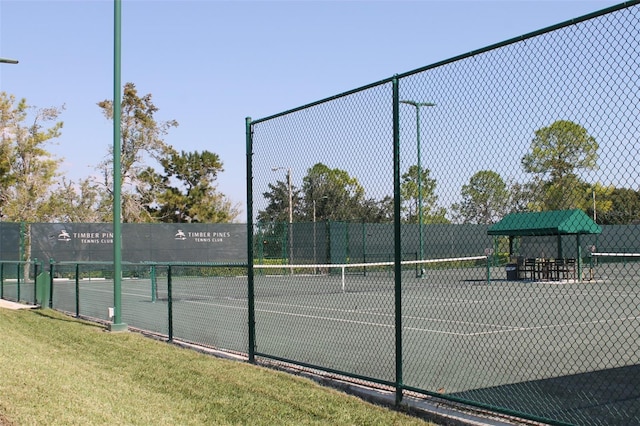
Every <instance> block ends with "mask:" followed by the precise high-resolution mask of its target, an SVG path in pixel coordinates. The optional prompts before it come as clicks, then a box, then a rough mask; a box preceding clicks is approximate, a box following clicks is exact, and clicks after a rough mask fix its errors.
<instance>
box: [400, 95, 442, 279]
mask: <svg viewBox="0 0 640 426" xmlns="http://www.w3.org/2000/svg"><path fill="white" fill-rule="evenodd" d="M400 103H403V104H407V105H411V106H413V107H415V109H416V143H417V146H418V177H417V178H418V234H419V237H418V238H419V243H418V244H419V255H418V256H419V259H420V260H424V244H423V237H422V165H421V164H420V157H421V154H420V108H421V107H432V106H436V104H434V103H432V102H416V101H410V100H404V101H400ZM423 275H424V268H423V267H422V265H420V276H421V277H422V276H423Z"/></svg>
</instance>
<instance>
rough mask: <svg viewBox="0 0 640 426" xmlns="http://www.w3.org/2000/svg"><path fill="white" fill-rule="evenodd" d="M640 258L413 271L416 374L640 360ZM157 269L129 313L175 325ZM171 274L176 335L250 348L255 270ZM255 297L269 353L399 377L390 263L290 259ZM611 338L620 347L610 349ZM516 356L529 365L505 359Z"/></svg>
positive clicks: (71, 285)
mask: <svg viewBox="0 0 640 426" xmlns="http://www.w3.org/2000/svg"><path fill="white" fill-rule="evenodd" d="M639 266H640V265H639V264H638V263H635V262H634V263H626V264H625V263H610V264H609V263H603V264H601V265H599V266H598V269H597V272H596V274H595V277H594V280H592V281H583V282H532V281H507V280H506V279H504V278H502V277H501V275H503V273H502V268H497V267H495V268H491V275H492V277H493V278H492V279H491V281H487V279H486V277H487V269H486V268H485V267H483V266H476V267H468V268H456V269H444V268H443V269H433V270H429V269H427V270H425V272H424V275H423V277H419V276H417V274H416V273H415V270H414V269H411V270H409V271H407V270H405V271H404V272H403V280H402V283H403V291H402V318H403V319H402V325H403V341H404V351H403V352H404V359H405V361H404V371H405V382H406V384H408V385H410V386H415V387H419V388H423V389H426V390H432V391H437V390H439V389H444V391H446V392H447V393H455V392H462V391H467V390H471V389H477V388H483V387H487V386H495V385H497V384H510V383H518V382H522V381H530V380H539V379H543V378H549V377H558V376H563V375H568V374H576V373H581V372H591V371H597V370H601V369H603V368H614V367H620V366H624V365H629V364H634V363H638V357H639V354H640V352H639V351H638V346H637V343H636V342H637V341H638V339H637V337H638V336H637V335H635V334H636V333H637V330H639V329H640V328H639V327H638V325H639V324H638V321H639V320H640V309H639V305H640V294H639V291H638V289H637V288H636V287H637V286H636V285H635V283H636V282H637V279H638V277H639V273H640V267H639ZM327 269H328V268H327ZM334 269H336V268H334ZM157 280H158V284H157V285H158V288H157V289H156V295H155V296H156V297H155V301H154V294H152V284H151V280H150V279H125V280H123V283H122V289H123V293H122V297H123V315H124V320H125V321H126V322H127V323H129V324H130V325H132V326H135V327H140V328H146V329H150V330H151V331H156V332H160V333H164V334H166V333H167V297H166V294H163V292H164V291H166V288H164V289H163V287H164V285H163V284H162V282H163V277H162V276H159V277H158V278H157ZM172 281H173V288H172V304H173V306H172V307H173V316H174V318H173V321H174V327H175V329H174V335H175V336H176V337H178V338H183V339H185V340H191V341H204V342H209V344H214V343H215V345H216V346H218V347H222V348H230V349H234V350H242V351H246V346H244V347H243V346H242V345H244V344H246V334H247V331H246V324H247V319H246V318H247V278H246V277H245V276H241V275H237V276H225V277H220V276H215V277H195V276H179V275H176V276H174V277H173V279H172ZM112 285H113V283H112V282H111V281H110V280H81V281H79V294H80V299H79V303H80V306H81V313H82V314H83V315H88V316H96V317H98V318H104V317H105V315H107V308H108V307H109V306H111V304H112ZM6 286H7V284H5V291H7V289H6ZM54 287H55V290H54V301H55V304H56V305H57V306H59V305H60V304H63V303H68V306H66V308H67V310H69V311H71V312H73V311H75V306H71V305H73V304H74V303H73V301H74V293H75V282H74V281H73V280H56V281H55V283H54ZM23 291H27V292H28V291H30V290H29V288H28V287H24V288H23ZM255 303H256V334H257V351H258V352H259V353H263V354H270V355H275V356H278V357H281V358H287V359H295V360H299V361H302V362H305V363H309V364H316V365H330V366H332V368H335V369H339V370H344V371H348V372H352V373H354V374H358V375H363V376H367V377H373V378H378V379H380V380H389V381H392V380H393V378H394V374H395V370H394V365H395V360H394V350H393V348H394V339H395V331H394V319H395V317H394V315H395V313H394V306H395V303H394V278H393V274H392V272H391V271H382V270H378V271H369V272H366V273H364V272H362V271H360V272H359V273H358V274H346V275H345V276H344V278H343V276H342V275H341V274H338V273H334V274H332V273H330V272H327V273H319V272H318V273H317V274H313V275H312V274H304V273H301V271H296V273H294V274H289V270H288V268H283V272H281V273H280V274H277V275H266V274H264V275H261V274H259V273H257V274H256V277H255ZM604 307H606V308H604ZM203 315H204V316H203ZM142 318H144V319H145V324H144V326H143V325H140V320H141V319H142ZM203 324H208V325H209V326H207V327H203ZM234 332H235V333H234ZM203 333H204V335H203ZM220 333H228V334H230V336H228V339H229V341H230V342H233V343H232V344H229V345H224V344H223V345H221V343H222V342H220V341H219V336H220ZM629 333H633V334H634V336H630V335H629ZM209 334H210V335H209ZM225 340H227V339H225ZM239 343H240V345H238V344H239ZM452 347H453V349H452ZM611 347H615V348H617V352H616V353H609V352H610V348H611ZM442 348H449V350H442ZM455 348H458V349H455ZM452 351H453V352H454V353H457V354H458V355H459V356H457V357H456V359H455V360H451V359H449V358H448V357H449V355H450V353H451V352H452ZM572 351H579V352H580V353H576V354H575V356H573V355H572ZM586 351H588V352H590V353H593V356H591V357H587V358H586V359H590V360H591V361H592V362H591V363H590V364H585V363H581V364H579V365H577V364H576V362H575V359H576V358H577V357H579V358H581V359H582V358H584V352H586ZM505 356H508V357H509V358H510V364H511V365H512V366H517V367H518V368H510V369H505V368H504V365H503V363H502V362H501V360H503V359H504V357H505ZM363 357H364V358H363ZM363 359H367V360H368V362H363ZM445 370H446V371H445ZM443 377H446V378H447V383H442V380H443V379H442V378H443Z"/></svg>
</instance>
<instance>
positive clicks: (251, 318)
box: [245, 117, 262, 363]
mask: <svg viewBox="0 0 640 426" xmlns="http://www.w3.org/2000/svg"><path fill="white" fill-rule="evenodd" d="M245 131H246V138H247V141H246V143H247V305H248V306H247V310H248V313H247V315H248V319H247V321H248V333H249V336H248V337H249V341H248V345H249V348H248V354H249V362H250V363H254V362H255V352H256V324H255V320H256V316H255V299H254V276H253V184H252V183H253V170H252V167H253V162H252V159H253V138H252V135H253V132H252V126H251V117H247V118H246V119H245ZM260 245H262V242H261V243H260Z"/></svg>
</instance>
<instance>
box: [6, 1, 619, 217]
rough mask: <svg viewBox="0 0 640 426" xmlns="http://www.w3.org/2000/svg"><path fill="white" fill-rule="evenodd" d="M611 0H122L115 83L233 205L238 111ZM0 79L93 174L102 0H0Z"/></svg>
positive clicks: (254, 112) (240, 130) (258, 111)
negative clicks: (217, 161)
mask: <svg viewBox="0 0 640 426" xmlns="http://www.w3.org/2000/svg"><path fill="white" fill-rule="evenodd" d="M618 3H620V1H606V0H599V1H579V0H555V1H552V0H547V1H545V0H536V1H519V0H503V1H485V0H475V1H472V0H467V1H462V0H446V1H435V0H434V1H429V0H422V1H420V0H415V1H303V0H299V1H241V0H238V1H214V0H201V1H189V0H181V1H174V0H156V1H143V0H123V1H122V77H121V78H122V84H124V83H126V82H132V83H134V84H135V85H136V87H137V88H138V92H139V94H140V95H144V94H147V93H151V94H152V95H153V102H154V103H155V105H156V106H157V107H158V108H159V111H158V113H157V115H156V118H157V119H158V120H160V121H164V120H170V119H175V120H177V121H178V122H179V123H180V125H179V127H178V128H174V129H172V130H171V131H170V133H169V134H168V135H167V137H166V138H165V140H166V142H168V143H170V144H171V145H173V146H174V147H175V148H176V149H178V150H184V151H195V150H198V151H202V150H209V151H212V152H215V153H217V154H218V155H219V156H220V157H221V159H222V161H223V163H224V169H225V171H224V172H223V173H222V174H221V175H220V176H219V179H218V185H219V190H220V191H221V192H223V193H225V194H226V195H227V196H228V197H229V198H230V199H231V200H232V201H233V202H234V203H237V204H238V205H239V206H240V207H241V209H242V210H243V214H242V216H240V217H239V218H238V221H240V222H243V221H244V220H245V216H244V205H245V199H246V195H245V186H246V183H245V173H246V171H245V160H246V157H245V127H244V125H245V121H244V119H245V117H247V116H250V117H252V118H254V119H258V118H262V117H265V116H269V115H272V114H276V113H279V112H282V111H284V110H288V109H291V108H295V107H297V106H300V105H303V104H307V103H310V102H314V101H316V100H319V99H323V98H326V97H329V96H332V95H335V94H338V93H341V92H344V91H347V90H351V89H354V88H357V87H360V86H364V85H366V84H369V83H372V82H376V81H379V80H382V79H385V78H388V77H391V76H393V75H394V74H397V73H403V72H406V71H410V70H413V69H416V68H420V67H422V66H425V65H429V64H432V63H435V62H438V61H441V60H445V59H448V58H451V57H453V56H457V55H459V54H463V53H467V52H469V51H472V50H476V49H480V48H482V47H485V46H487V45H490V44H493V43H498V42H501V41H504V40H506V39H509V38H512V37H516V36H520V35H523V34H526V33H528V32H531V31H535V30H538V29H541V28H544V27H547V26H550V25H554V24H557V23H560V22H563V21H566V20H569V19H572V18H576V17H578V16H582V15H585V14H588V13H591V12H595V11H598V10H601V9H604V8H607V7H609V6H612V5H615V4H618ZM0 57H6V58H12V59H18V60H19V61H20V63H19V64H18V65H8V64H2V65H0V91H4V92H7V93H9V94H13V95H15V96H16V97H17V98H26V99H27V101H28V102H29V103H30V104H31V105H34V106H37V107H50V106H61V105H63V104H64V105H65V106H66V110H65V111H64V113H63V114H62V116H61V120H62V121H64V128H63V131H62V136H61V137H60V138H58V139H57V141H56V142H55V144H52V145H50V147H49V149H50V151H51V152H53V153H54V154H55V155H56V156H58V157H59V158H63V159H64V160H63V161H62V162H61V165H60V171H61V172H63V173H64V174H65V175H66V176H67V177H68V178H69V179H72V180H78V179H80V178H84V177H87V176H89V175H94V174H96V171H95V166H96V165H97V164H98V163H99V162H100V161H102V160H103V159H104V158H105V157H106V156H107V155H108V149H109V146H111V145H112V141H113V134H112V126H111V124H110V122H108V121H107V120H106V119H105V118H104V117H103V115H102V113H101V111H100V109H99V108H98V106H97V105H96V103H97V102H99V101H101V100H104V99H111V98H112V96H113V2H112V1H107V0H84V1H80V0H76V1H54V0H50V1H29V0H0Z"/></svg>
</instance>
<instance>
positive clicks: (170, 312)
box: [167, 265, 173, 342]
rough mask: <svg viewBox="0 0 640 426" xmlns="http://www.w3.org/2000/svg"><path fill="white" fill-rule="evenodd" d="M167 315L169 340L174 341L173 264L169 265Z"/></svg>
mask: <svg viewBox="0 0 640 426" xmlns="http://www.w3.org/2000/svg"><path fill="white" fill-rule="evenodd" d="M167 309H168V312H167V315H168V318H167V320H168V326H169V341H170V342H172V341H173V296H172V294H171V265H169V266H168V267H167Z"/></svg>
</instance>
